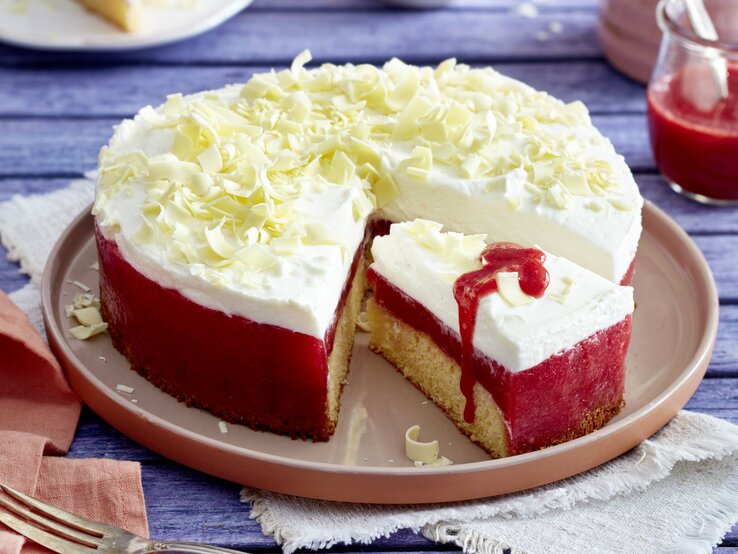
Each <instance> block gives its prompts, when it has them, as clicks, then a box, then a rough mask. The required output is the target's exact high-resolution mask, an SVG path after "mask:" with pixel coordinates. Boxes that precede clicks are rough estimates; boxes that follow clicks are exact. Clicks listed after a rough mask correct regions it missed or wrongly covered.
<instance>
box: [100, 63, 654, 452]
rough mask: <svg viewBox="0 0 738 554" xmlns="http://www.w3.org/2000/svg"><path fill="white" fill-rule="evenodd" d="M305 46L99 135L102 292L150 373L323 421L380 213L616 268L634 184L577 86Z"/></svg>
mask: <svg viewBox="0 0 738 554" xmlns="http://www.w3.org/2000/svg"><path fill="white" fill-rule="evenodd" d="M309 60H310V56H309V54H308V53H306V52H305V53H303V54H301V55H300V56H298V57H297V58H296V59H295V61H294V62H293V64H292V66H291V67H290V68H289V69H286V70H283V71H279V72H277V71H272V72H269V73H264V74H258V75H254V76H253V77H252V78H251V79H250V80H249V81H248V82H247V83H245V84H243V85H231V86H227V87H224V88H222V89H219V90H215V91H209V92H203V93H199V94H195V95H191V96H187V97H184V96H182V95H172V96H170V97H168V99H167V101H166V102H165V103H164V104H163V105H162V106H160V107H158V108H152V107H150V106H147V107H145V108H143V109H142V110H141V111H140V112H139V114H137V115H136V117H135V118H134V119H132V120H126V121H123V122H122V123H121V124H120V125H118V126H117V128H116V130H115V133H114V135H113V137H112V139H111V140H110V143H109V144H108V145H107V146H106V147H104V148H103V149H102V150H101V153H100V158H99V173H98V181H97V191H96V199H95V204H94V207H93V213H94V215H95V226H96V227H95V228H96V237H97V245H98V253H99V258H100V286H101V289H100V297H101V305H102V312H103V316H104V319H105V321H106V322H107V323H108V331H109V333H110V335H111V337H112V340H113V343H114V345H115V346H116V348H117V349H118V350H120V351H121V352H123V353H124V354H125V355H126V357H127V358H128V359H129V360H130V361H131V364H132V367H133V368H134V369H136V370H137V371H138V372H140V373H141V374H143V375H144V376H146V377H147V378H148V379H149V380H150V381H151V382H152V383H154V384H155V385H157V386H158V387H160V388H162V389H163V390H165V391H167V392H169V393H170V394H172V395H173V396H175V397H176V398H178V399H180V400H182V401H184V402H187V403H188V404H191V405H195V406H199V407H202V408H205V409H207V410H210V411H211V412H213V413H215V414H216V415H218V416H220V417H222V418H223V419H225V420H228V421H234V422H242V423H245V424H247V425H249V426H251V427H254V428H259V429H268V430H272V431H276V432H279V433H284V434H288V435H291V436H293V437H303V438H311V439H314V440H327V439H328V438H329V437H330V435H331V433H332V432H333V430H334V428H335V425H336V421H337V417H338V410H339V403H340V392H341V387H342V383H343V381H344V379H345V375H346V372H347V369H348V364H349V359H350V353H351V348H352V344H353V338H354V323H355V321H356V317H357V314H358V312H359V309H360V305H361V299H362V297H363V295H364V291H365V269H364V267H365V266H364V264H365V258H364V252H365V251H366V249H367V246H368V245H369V244H370V242H371V240H372V239H373V238H374V236H376V235H380V234H383V233H385V232H386V230H387V226H388V225H389V224H390V223H392V222H400V221H406V220H414V219H416V218H418V217H423V218H426V219H433V220H436V221H438V222H440V223H442V224H443V225H445V227H446V228H447V229H448V230H450V231H454V232H464V233H483V234H486V235H487V237H488V240H489V241H492V242H496V241H512V242H516V243H519V244H522V245H525V246H532V245H534V244H536V245H538V246H539V247H540V248H542V249H543V250H545V251H546V252H550V253H551V254H553V255H556V256H563V257H566V258H569V259H570V260H571V261H572V262H574V263H576V264H578V265H580V266H583V267H584V268H587V269H588V270H591V271H593V272H595V273H597V274H599V275H601V276H602V277H603V278H604V279H606V280H609V281H611V282H613V283H627V282H628V281H629V280H630V276H631V275H632V270H633V259H634V256H635V252H636V248H637V244H638V238H639V236H640V231H641V216H640V210H641V206H642V202H643V201H642V199H641V196H640V194H639V192H638V188H637V186H636V184H635V182H634V180H633V177H632V175H631V173H630V171H629V169H628V168H627V166H626V164H625V163H624V161H623V159H622V157H620V156H619V155H617V154H616V152H615V151H614V149H613V147H612V145H611V144H610V142H609V141H608V140H607V139H605V138H604V137H602V135H600V134H599V132H598V131H597V130H596V129H595V128H594V127H593V126H592V124H591V122H590V120H589V116H588V114H587V111H586V109H585V108H584V106H583V105H582V104H580V103H578V102H575V103H572V104H564V103H563V102H560V101H559V100H556V99H554V98H552V97H551V96H549V95H547V94H545V93H542V92H537V91H535V90H533V89H532V88H530V87H528V86H527V85H524V84H523V83H520V82H518V81H515V80H513V79H510V78H508V77H505V76H503V75H501V74H499V73H497V72H495V71H494V70H492V69H491V68H482V69H472V68H469V67H468V66H465V65H460V64H456V62H455V61H454V60H448V61H445V62H443V63H442V64H440V65H439V66H438V67H436V68H430V67H415V66H411V65H407V64H404V63H403V62H401V61H400V60H397V59H393V60H391V61H390V62H388V63H387V64H385V65H384V67H382V68H377V67H374V66H371V65H358V66H354V65H350V64H349V65H343V66H335V65H331V64H325V65H323V66H321V67H318V68H314V69H310V70H308V69H306V68H305V67H304V66H305V64H306V63H307V62H309ZM170 345H176V347H171V346H170Z"/></svg>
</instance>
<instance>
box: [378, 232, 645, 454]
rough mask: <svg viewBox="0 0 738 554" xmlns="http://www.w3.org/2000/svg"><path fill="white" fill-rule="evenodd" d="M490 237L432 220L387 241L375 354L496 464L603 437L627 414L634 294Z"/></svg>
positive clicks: (382, 242)
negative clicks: (603, 430)
mask: <svg viewBox="0 0 738 554" xmlns="http://www.w3.org/2000/svg"><path fill="white" fill-rule="evenodd" d="M483 239H484V236H483V235H472V236H464V235H461V234H459V233H442V232H441V225H440V224H438V223H435V222H430V221H423V220H416V221H414V222H412V223H398V224H393V225H392V226H391V228H390V233H389V234H388V235H385V236H382V237H377V238H376V239H375V240H374V243H373V245H372V257H373V259H374V261H373V263H372V265H371V266H370V267H369V270H368V280H369V282H370V284H371V286H372V289H373V291H374V295H373V297H372V299H371V300H370V301H369V306H368V311H369V323H370V326H371V329H372V335H371V341H370V347H371V348H372V349H373V350H375V351H376V352H378V353H380V354H381V355H382V356H384V357H385V358H386V359H387V360H388V361H389V362H390V363H392V364H393V365H394V366H395V367H397V368H398V369H399V370H400V371H401V372H402V374H403V375H404V376H405V377H406V378H407V379H408V380H409V381H411V382H412V383H413V384H414V385H415V386H416V387H418V388H419V389H420V390H421V391H422V392H423V393H424V394H426V396H428V397H429V398H430V399H431V400H433V401H434V402H435V403H436V404H437V405H438V406H440V407H441V408H442V409H443V410H444V411H445V412H446V413H447V414H448V416H449V417H450V418H451V419H452V420H453V421H454V423H455V424H456V425H457V427H459V429H461V430H462V431H463V432H464V433H466V434H467V435H469V437H470V438H471V439H472V440H473V441H475V442H477V443H478V444H479V445H480V446H482V447H483V448H484V449H485V450H487V451H488V452H490V453H491V454H493V455H494V456H496V457H503V456H508V455H513V454H521V453H524V452H529V451H531V450H536V449H539V448H541V447H544V446H549V445H552V444H557V443H560V442H563V441H566V440H570V439H572V438H576V437H578V436H581V435H583V434H586V433H588V432H591V431H592V430H595V429H598V428H600V427H601V426H602V425H604V424H605V423H606V422H607V421H608V420H609V419H610V418H611V417H612V416H613V415H615V414H617V413H618V412H619V411H620V408H621V406H622V404H623V390H624V382H625V354H626V352H627V349H628V344H629V341H630V333H631V325H632V313H633V291H632V288H631V287H624V286H619V285H616V284H614V283H612V282H610V281H608V280H607V279H604V278H603V277H601V276H599V275H597V274H595V273H593V272H591V271H588V270H586V269H584V268H582V267H580V266H578V265H576V264H574V263H572V262H570V261H569V260H567V259H566V258H563V257H559V256H554V255H552V254H550V253H544V252H542V251H541V250H538V249H536V248H524V247H521V246H520V245H516V244H514V243H492V244H490V245H485V243H484V240H483Z"/></svg>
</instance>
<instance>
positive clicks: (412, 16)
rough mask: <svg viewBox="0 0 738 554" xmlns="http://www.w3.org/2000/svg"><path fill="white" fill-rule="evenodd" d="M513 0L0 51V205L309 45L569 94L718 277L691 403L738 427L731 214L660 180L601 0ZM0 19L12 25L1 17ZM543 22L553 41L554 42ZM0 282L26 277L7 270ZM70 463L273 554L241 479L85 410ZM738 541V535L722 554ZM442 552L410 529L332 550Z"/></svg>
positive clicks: (279, 8)
mask: <svg viewBox="0 0 738 554" xmlns="http://www.w3.org/2000/svg"><path fill="white" fill-rule="evenodd" d="M518 3H519V2H518V1H517V0H489V1H485V0H457V2H456V3H455V4H453V5H452V7H451V8H449V9H446V10H442V11H425V12H415V11H404V10H393V9H391V8H388V7H385V6H384V5H383V4H381V3H379V2H376V1H373V0H257V1H256V2H255V3H254V4H253V5H252V6H251V7H250V8H249V9H248V10H246V11H244V12H242V13H241V14H239V15H238V16H236V17H235V18H234V19H232V20H231V21H229V22H227V23H226V24H224V25H223V26H222V27H220V28H218V29H216V30H214V31H211V32H210V33H207V34H205V35H203V36H201V37H198V38H195V39H191V40H188V41H185V42H183V43H179V44H176V45H172V46H168V47H162V48H157V49H152V50H144V51H137V52H129V53H121V54H115V55H112V54H104V55H103V54H98V55H92V54H55V53H45V52H31V51H25V50H20V49H16V48H11V47H6V46H2V45H0V201H2V200H5V199H7V198H9V197H10V196H11V195H12V194H15V193H20V194H31V193H36V192H44V191H50V190H53V189H55V188H57V187H61V186H64V185H65V184H66V183H67V182H68V181H69V180H70V179H71V178H74V177H78V176H80V175H81V174H82V173H83V172H84V171H86V170H88V169H91V168H93V167H94V166H95V163H96V156H97V152H98V150H99V148H100V146H101V145H103V144H104V143H105V142H106V141H107V140H108V138H109V136H110V134H111V127H112V125H114V124H115V123H117V122H118V121H119V120H120V119H121V118H124V117H129V116H131V115H132V114H133V113H135V112H136V111H137V110H138V109H139V108H140V107H141V106H144V105H146V104H158V103H160V102H161V101H162V99H163V98H164V97H165V95H166V94H168V93H171V92H185V93H187V92H194V91H197V90H201V89H207V88H217V87H220V86H222V85H224V84H226V83H231V82H237V81H243V80H245V79H247V78H248V77H249V76H250V75H251V74H252V73H254V72H257V71H262V70H264V69H266V68H269V67H272V66H275V67H278V68H281V67H284V66H286V65H288V64H289V62H290V60H291V59H292V58H293V57H294V55H296V54H297V53H298V52H300V51H302V50H303V49H305V48H309V49H310V50H311V51H312V53H313V56H314V58H315V61H316V62H322V61H331V62H349V61H350V62H370V63H382V62H384V61H386V60H387V59H389V58H390V57H392V56H398V57H401V58H403V59H404V60H405V61H408V62H414V63H431V64H435V63H438V62H439V61H441V60H443V59H445V58H448V57H456V58H458V59H459V60H460V61H462V62H466V63H472V64H490V65H494V66H495V67H496V68H497V69H499V70H500V71H502V72H504V73H507V74H508V75H511V76H513V77H516V78H520V79H522V80H524V81H526V82H528V83H530V84H531V85H533V86H535V87H537V88H541V89H544V90H547V91H549V92H551V93H552V94H554V95H556V96H558V97H560V98H563V99H564V100H574V99H581V100H583V101H584V102H585V103H586V104H587V105H588V106H589V109H590V111H591V112H592V115H593V120H594V122H595V124H596V125H598V126H599V128H600V129H601V130H602V131H603V133H604V134H605V135H607V136H609V137H610V138H611V139H612V141H613V142H614V143H615V147H616V148H617V149H618V151H619V152H621V153H622V154H623V155H624V156H625V158H626V159H627V161H628V163H629V164H630V166H631V167H632V168H633V171H634V172H635V174H636V179H637V181H638V183H639V184H640V186H641V190H642V192H643V195H644V196H645V197H646V198H648V199H650V200H652V201H653V202H655V203H656V204H658V205H659V206H660V207H661V208H663V209H664V210H666V212H667V213H669V214H670V215H671V216H672V217H673V218H674V219H676V221H677V222H679V224H681V225H682V226H683V227H684V228H685V229H686V230H687V231H688V232H689V233H690V235H691V236H692V237H693V238H694V240H695V241H696V242H697V244H698V245H699V247H700V248H701V249H702V251H703V252H704V254H705V256H706V257H707V259H708V261H709V263H710V265H711V267H712V270H713V272H714V274H715V279H716V280H717V283H718V289H719V292H720V300H721V312H720V329H719V334H718V340H717V345H716V348H715V354H714V357H713V360H712V363H711V365H710V368H709V370H708V372H707V377H706V378H705V380H704V381H703V383H702V385H701V386H700V388H699V389H698V391H697V393H696V394H695V396H694V397H693V398H692V400H691V401H690V403H689V404H688V406H687V407H688V409H691V410H695V411H699V412H705V413H709V414H713V415H715V416H718V417H722V418H725V419H728V420H730V421H732V422H734V423H738V343H737V342H736V339H738V263H737V262H736V252H738V211H736V210H735V209H716V208H709V207H702V206H698V205H696V204H693V203H691V202H689V201H687V200H684V199H682V198H680V197H678V196H677V195H675V194H674V193H672V192H671V191H670V190H668V187H667V186H666V184H665V183H664V181H663V179H662V178H661V177H660V176H659V174H658V172H657V170H656V168H655V165H654V161H653V158H652V156H651V150H650V148H649V144H648V137H647V133H646V118H645V101H644V89H643V87H642V86H640V85H638V84H635V83H633V82H631V81H629V80H627V79H625V78H623V77H621V76H620V75H618V74H617V73H615V72H614V71H613V70H612V69H611V68H610V67H609V66H608V65H607V64H606V63H605V61H604V60H603V58H602V55H601V52H600V48H599V46H598V43H597V39H596V36H595V23H596V18H597V0H552V1H551V2H548V3H543V4H540V14H539V15H538V16H537V17H535V18H524V17H521V16H519V15H515V14H514V13H513V12H512V10H511V8H514V7H515V6H516V5H517V4H518ZM0 17H7V15H3V14H0ZM553 22H560V23H562V24H563V27H564V32H563V33H561V34H552V33H549V38H548V40H546V41H542V40H540V34H541V32H547V31H548V29H549V25H550V24H551V23H553ZM0 257H2V261H0V288H2V289H4V290H6V291H12V290H15V289H17V288H20V287H21V286H23V284H24V283H25V282H26V278H25V277H24V276H22V275H21V274H20V272H19V269H18V267H17V266H16V265H14V264H11V263H9V262H6V261H5V260H4V252H3V251H2V249H0ZM69 455H70V456H74V457H105V458H112V459H119V460H137V461H140V462H141V463H142V465H143V468H142V472H143V485H144V491H145V493H146V500H147V507H148V514H149V522H150V526H151V533H152V535H153V536H156V537H159V538H170V539H184V540H192V541H203V542H208V543H212V544H217V545H222V546H227V547H233V548H238V549H243V550H249V551H260V552H273V551H278V550H279V549H278V547H277V545H276V544H275V543H274V541H273V540H271V539H270V538H267V537H265V536H263V535H262V534H261V531H260V529H259V526H258V525H257V524H256V523H254V522H252V521H250V520H249V519H248V508H247V507H246V506H244V505H243V504H241V503H239V500H238V492H239V489H240V487H239V486H238V485H236V484H233V483H229V482H226V481H222V480H219V479H215V478H213V477H209V476H207V475H204V474H201V473H198V472H196V471H193V470H190V469H187V468H185V467H182V466H180V465H178V464H175V463H173V462H170V461H168V460H166V459H164V458H162V457H160V456H158V455H157V454H155V453H153V452H151V451H149V450H147V449H145V448H143V447H141V446H138V445H137V444H135V443H133V442H132V441H130V440H128V439H127V438H126V437H124V436H122V435H121V434H120V433H118V432H117V431H115V430H114V429H112V428H111V427H110V426H108V425H107V424H106V423H104V422H103V421H102V420H100V419H99V418H98V417H97V416H95V415H94V414H93V413H92V412H90V411H89V410H85V411H84V412H83V415H82V420H81V422H80V425H79V429H78V432H77V437H76V439H75V441H74V443H73V445H72V449H71V451H70V454H69ZM736 547H738V526H737V527H735V528H734V529H733V530H732V531H731V532H730V533H729V534H728V535H727V536H726V537H725V539H724V541H723V543H722V544H721V545H720V547H718V548H717V549H716V552H722V553H726V552H733V551H735V550H736ZM357 550H361V551H366V550H369V551H375V552H390V551H398V550H402V551H412V552H427V551H439V550H443V551H447V550H449V547H439V546H436V545H434V544H432V543H430V542H429V541H427V540H426V539H424V538H423V537H421V536H419V535H416V534H414V533H410V532H399V533H396V534H395V535H393V536H392V537H390V538H388V539H383V540H379V541H377V542H375V543H374V544H373V545H371V546H368V547H367V546H360V547H351V546H348V547H338V548H334V551H357Z"/></svg>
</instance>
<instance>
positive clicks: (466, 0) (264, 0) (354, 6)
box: [248, 0, 598, 11]
mask: <svg viewBox="0 0 738 554" xmlns="http://www.w3.org/2000/svg"><path fill="white" fill-rule="evenodd" d="M522 1H523V0H495V1H494V2H490V0H452V1H451V2H450V3H449V4H448V5H447V6H445V7H444V8H443V9H444V10H468V9H474V10H488V11H500V10H509V9H510V8H514V7H516V6H518V5H520V4H521V3H522ZM537 7H538V9H539V10H541V11H547V10H568V9H572V8H588V9H593V10H594V9H597V7H598V0H559V1H557V2H546V3H543V2H541V3H539V4H538V5H537ZM396 8H397V6H394V5H393V4H391V3H390V2H382V1H381V0H256V1H255V2H254V3H253V4H251V6H250V7H249V8H248V9H249V10H252V11H263V10H291V11H292V10H332V11H338V10H352V11H366V10H383V9H384V10H386V9H396Z"/></svg>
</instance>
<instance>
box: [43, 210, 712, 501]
mask: <svg viewBox="0 0 738 554" xmlns="http://www.w3.org/2000/svg"><path fill="white" fill-rule="evenodd" d="M643 222H644V231H643V235H642V237H641V242H640V246H639V249H638V255H637V257H636V274H635V278H634V281H633V286H634V287H635V298H636V304H637V308H636V312H635V315H634V328H633V338H632V341H631V346H630V350H629V352H628V358H627V365H628V372H627V378H626V389H625V397H626V402H627V405H626V406H625V408H624V409H623V411H622V413H621V414H620V415H618V416H617V417H616V418H615V419H613V420H612V421H611V422H610V423H609V424H608V425H606V426H605V427H604V428H602V429H600V430H599V431H596V432H594V433H592V434H590V435H587V436H585V437H582V438H579V439H576V440H573V441H570V442H568V443H565V444H562V445H558V446H554V447H551V448H547V449H544V450H539V451H536V452H531V453H527V454H522V455H518V456H512V457H510V458H505V459H500V460H490V459H489V457H488V455H487V454H486V453H485V452H484V451H482V450H481V449H480V448H478V447H477V446H476V445H474V444H473V443H471V442H470V441H469V440H468V439H467V438H466V437H465V436H464V435H462V434H461V433H460V432H459V431H458V430H457V429H456V427H455V426H454V425H453V424H452V423H451V422H450V421H449V420H447V418H446V417H445V415H444V414H443V413H442V412H441V411H440V410H439V409H438V408H436V407H435V406H434V405H433V404H432V403H430V402H428V401H427V400H426V399H425V397H424V396H423V395H421V394H420V393H419V392H418V391H417V390H416V389H415V388H414V387H413V386H412V385H411V384H410V383H408V382H406V381H405V380H404V379H403V378H402V377H401V376H400V374H399V373H398V372H397V371H395V369H394V368H393V367H392V366H390V365H389V364H387V363H386V362H385V361H384V360H383V359H382V358H381V357H379V356H377V355H376V354H374V353H372V352H371V351H369V349H368V348H367V343H368V335H366V334H363V333H359V334H358V335H357V341H356V344H355V346H354V353H353V358H352V361H351V368H350V371H349V376H348V381H349V382H348V384H347V385H346V387H345V389H344V393H343V397H342V407H341V413H340V417H339V424H338V427H337V430H336V433H335V435H334V436H333V438H332V439H331V440H330V441H329V442H326V443H312V442H303V441H299V440H292V439H290V438H288V437H284V436H279V435H275V434H272V433H268V432H259V431H253V430H251V429H248V428H246V427H243V426H240V425H233V424H228V425H223V424H221V422H220V421H219V420H218V418H216V417H215V416H213V415H211V414H209V413H207V412H204V411H201V410H198V409H195V408H190V407H187V406H186V405H184V404H182V403H179V402H177V401H176V400H175V399H174V398H173V397H171V396H169V395H167V394H165V393H163V392H161V391H159V390H158V389H157V388H156V387H154V386H153V385H151V384H150V383H149V382H148V381H146V380H145V379H143V378H142V377H141V376H139V375H138V374H137V373H135V372H134V371H132V370H131V369H130V366H129V364H128V362H127V361H126V359H125V358H123V356H122V355H121V354H119V353H118V352H117V351H116V350H115V349H114V348H113V346H112V344H111V341H110V338H109V337H108V335H107V334H103V335H98V336H96V337H93V338H92V339H90V340H88V341H79V340H76V339H74V338H71V335H70V333H69V329H70V327H71V326H73V325H74V324H73V323H71V322H70V321H69V320H68V318H67V317H66V315H65V307H66V305H68V304H70V303H71V302H72V300H73V298H74V295H75V294H76V293H78V292H80V287H89V288H90V289H92V290H93V291H96V290H97V281H98V273H97V271H96V270H95V269H94V267H93V263H94V262H95V260H96V252H95V243H94V237H93V219H92V216H91V215H89V210H86V211H85V212H83V213H82V214H80V215H79V216H78V217H77V218H76V220H75V221H74V222H73V223H72V224H71V225H70V227H69V228H68V229H67V230H66V231H65V233H64V234H63V235H62V237H61V238H60V240H59V241H58V242H57V244H56V245H55V247H54V249H53V251H52V253H51V256H50V258H49V263H48V265H47V267H46V270H45V273H44V281H43V313H44V318H45V321H46V328H47V333H48V337H49V343H50V345H51V347H52V349H53V351H54V352H55V354H56V355H57V357H58V358H59V360H60V362H61V363H62V365H63V367H64V369H65V371H66V374H67V376H68V378H69V381H70V383H71V385H72V387H73V388H74V390H75V391H77V393H78V394H79V396H80V397H81V398H82V400H83V401H84V402H85V403H86V404H88V405H89V406H90V407H91V408H92V410H94V411H95V412H96V413H97V414H98V415H99V416H100V417H102V418H103V419H105V420H106V421H107V422H108V423H110V424H111V425H112V426H113V427H115V428H117V429H118V430H120V431H121V432H122V433H124V434H125V435H127V436H129V437H130V438H132V439H133V440H135V441H137V442H139V443H140V444H142V445H144V446H146V447H148V448H150V449H152V450H154V451H156V452H158V453H160V454H162V455H163V456H166V457H168V458H171V459H172V460H175V461H177V462H180V463H182V464H185V465H187V466H190V467H193V468H195V469H198V470H200V471H204V472H206V473H210V474H212V475H216V476H218V477H222V478H225V479H229V480H231V481H236V482H239V483H243V484H245V485H249V486H253V487H259V488H264V489H269V490H273V491H277V492H282V493H287V494H294V495H300V496H307V497H312V498H322V499H328V500H340V501H350V502H371V503H397V504H405V503H425V502H446V501H458V500H466V499H472V498H481V497H485V496H493V495H499V494H505V493H511V492H515V491H519V490H524V489H527V488H531V487H535V486H539V485H543V484H546V483H551V482H553V481H557V480H559V479H563V478H566V477H569V476H571V475H574V474H576V473H580V472H582V471H586V470H588V469H591V468H593V467H595V466H597V465H599V464H602V463H604V462H606V461H608V460H610V459H612V458H614V457H616V456H618V455H619V454H622V453H623V452H625V451H627V450H629V449H630V448H632V447H634V446H635V445H637V444H638V443H640V442H641V441H643V440H644V439H646V438H647V437H649V436H650V435H651V434H653V433H654V432H656V431H657V430H659V429H660V428H661V427H663V426H664V425H665V424H666V423H667V422H668V421H669V420H670V419H671V418H672V417H673V416H674V415H675V414H676V413H677V412H678V411H679V410H680V409H681V408H682V407H683V406H684V405H685V404H686V403H687V401H688V400H689V398H690V397H691V396H692V394H693V393H694V391H695V389H696V388H697V386H698V385H699V383H700V381H701V379H702V377H703V375H704V373H705V371H706V369H707V366H708V364H709V360H710V356H711V354H712V349H713V346H714V342H715V335H716V332H717V321H718V297H717V290H716V287H715V283H714V280H713V278H712V275H711V273H710V270H709V267H708V266H707V263H706V262H705V260H704V257H703V256H702V254H701V253H700V251H699V249H698V248H697V247H696V246H695V245H694V243H693V242H692V240H691V239H690V238H689V237H688V236H687V234H686V233H685V232H684V231H683V230H682V229H681V228H680V227H679V226H678V225H677V224H676V223H674V222H673V221H672V220H671V219H670V218H669V217H668V216H667V215H666V214H664V213H663V212H662V211H661V210H659V209H658V208H656V207H655V206H654V205H653V204H651V203H649V202H647V203H646V205H645V207H644V210H643ZM161 348H164V349H166V348H176V345H171V344H162V345H161ZM120 385H122V386H120ZM244 386H247V382H246V380H244ZM415 424H419V425H420V426H421V429H422V437H421V439H423V440H430V439H438V441H439V443H440V450H441V455H443V456H446V457H447V458H449V459H451V460H452V461H453V462H454V464H453V465H450V466H443V467H429V466H426V467H415V466H414V465H413V463H412V462H411V461H410V460H408V459H407V458H406V457H405V455H404V433H405V430H406V429H407V428H408V427H410V426H412V425H415Z"/></svg>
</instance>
